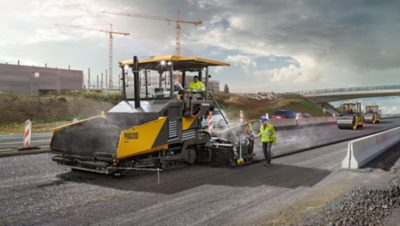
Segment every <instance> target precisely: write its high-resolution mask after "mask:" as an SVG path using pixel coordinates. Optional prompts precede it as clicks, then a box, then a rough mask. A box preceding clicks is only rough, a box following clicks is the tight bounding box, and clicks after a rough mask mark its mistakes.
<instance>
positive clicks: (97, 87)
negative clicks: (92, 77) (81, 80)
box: [96, 75, 99, 89]
mask: <svg viewBox="0 0 400 226" xmlns="http://www.w3.org/2000/svg"><path fill="white" fill-rule="evenodd" d="M96 89H99V75H97V86H96Z"/></svg>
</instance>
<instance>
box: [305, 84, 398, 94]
mask: <svg viewBox="0 0 400 226" xmlns="http://www.w3.org/2000/svg"><path fill="white" fill-rule="evenodd" d="M393 89H399V90H400V85H387V86H368V87H349V88H333V89H316V90H309V91H299V92H298V94H301V95H304V96H307V95H317V94H325V93H344V92H355V91H370V90H393Z"/></svg>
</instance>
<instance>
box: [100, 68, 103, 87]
mask: <svg viewBox="0 0 400 226" xmlns="http://www.w3.org/2000/svg"><path fill="white" fill-rule="evenodd" d="M100 84H101V87H100V89H101V90H102V89H103V72H101V82H100Z"/></svg>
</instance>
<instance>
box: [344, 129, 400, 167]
mask: <svg viewBox="0 0 400 226" xmlns="http://www.w3.org/2000/svg"><path fill="white" fill-rule="evenodd" d="M399 141H400V127H397V128H394V129H391V130H388V131H384V132H380V133H377V134H373V135H370V136H366V137H363V138H360V139H356V140H352V141H349V143H348V147H347V154H346V157H345V158H344V159H343V161H342V168H348V169H358V168H361V167H362V166H363V165H365V164H366V163H368V162H369V161H371V160H373V159H374V158H376V157H377V156H378V155H380V154H382V153H383V152H385V151H386V150H387V149H389V148H390V147H391V146H393V145H395V144H396V143H398V142H399Z"/></svg>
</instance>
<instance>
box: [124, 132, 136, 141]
mask: <svg viewBox="0 0 400 226" xmlns="http://www.w3.org/2000/svg"><path fill="white" fill-rule="evenodd" d="M124 138H125V140H137V139H139V133H137V132H134V133H125V134H124Z"/></svg>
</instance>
